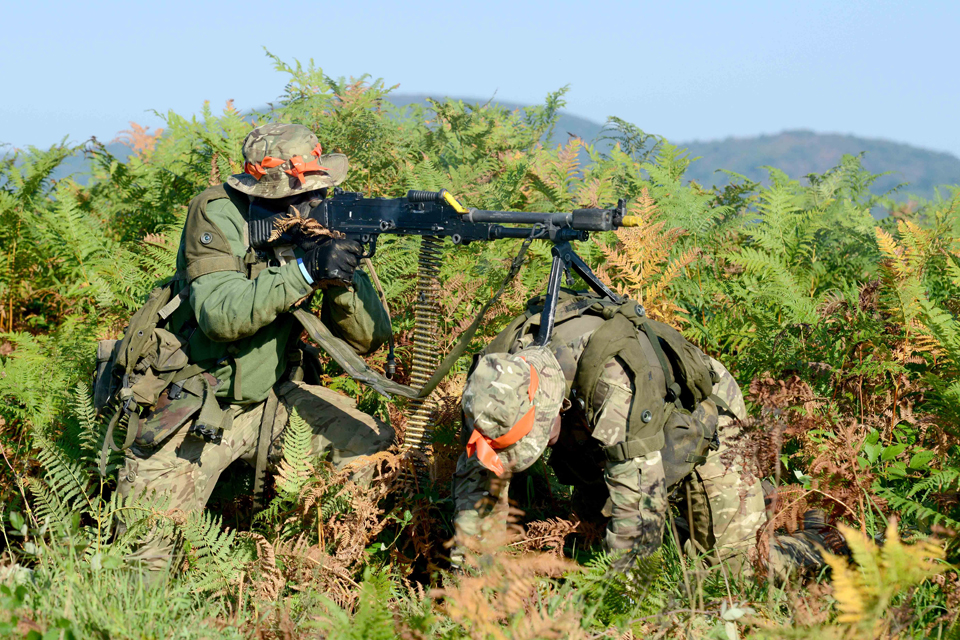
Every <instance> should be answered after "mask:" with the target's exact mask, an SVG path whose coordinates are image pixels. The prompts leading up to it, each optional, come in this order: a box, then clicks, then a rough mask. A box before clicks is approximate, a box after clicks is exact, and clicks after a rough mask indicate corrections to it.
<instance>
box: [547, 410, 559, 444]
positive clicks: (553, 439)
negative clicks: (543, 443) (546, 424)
mask: <svg viewBox="0 0 960 640" xmlns="http://www.w3.org/2000/svg"><path fill="white" fill-rule="evenodd" d="M558 439H560V414H559V413H558V414H557V418H556V420H554V421H553V426H552V427H550V439H549V440H548V441H547V446H548V447H552V446H553V445H555V444H556V443H557V440H558Z"/></svg>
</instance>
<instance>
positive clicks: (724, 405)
mask: <svg viewBox="0 0 960 640" xmlns="http://www.w3.org/2000/svg"><path fill="white" fill-rule="evenodd" d="M707 400H713V404H715V405H717V407H718V408H720V409H723V410H724V411H726V412H727V413H729V414H730V415H732V416H734V417H736V416H735V415H734V413H733V411H731V410H730V405H729V404H727V401H726V400H724V399H723V398H721V397H720V396H718V395H717V394H715V393H711V394H710V395H709V396H707Z"/></svg>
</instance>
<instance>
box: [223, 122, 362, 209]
mask: <svg viewBox="0 0 960 640" xmlns="http://www.w3.org/2000/svg"><path fill="white" fill-rule="evenodd" d="M243 159H244V160H245V161H246V162H245V163H244V165H243V171H244V172H243V173H237V174H234V175H232V176H230V177H229V178H227V184H229V185H230V186H231V187H233V188H234V189H236V190H237V191H240V192H242V193H246V194H249V195H252V196H256V197H258V198H285V197H287V196H292V195H295V194H297V193H304V192H307V191H315V190H317V189H324V188H327V187H334V186H336V185H338V184H340V183H341V182H343V181H344V179H345V178H346V177H347V169H348V168H349V166H350V164H349V162H348V161H347V156H345V155H343V154H342V153H328V154H326V155H324V154H323V149H322V148H321V146H320V141H319V140H317V136H316V135H314V133H313V132H312V131H310V129H308V128H307V127H305V126H303V125H302V124H277V123H274V124H265V125H263V126H262V127H257V128H256V129H254V130H253V131H251V132H250V133H248V134H247V137H246V138H244V140H243Z"/></svg>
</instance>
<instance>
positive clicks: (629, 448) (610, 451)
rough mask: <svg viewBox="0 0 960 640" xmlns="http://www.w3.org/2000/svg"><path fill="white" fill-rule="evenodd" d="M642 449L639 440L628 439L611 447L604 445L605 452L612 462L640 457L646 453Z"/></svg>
mask: <svg viewBox="0 0 960 640" xmlns="http://www.w3.org/2000/svg"><path fill="white" fill-rule="evenodd" d="M640 449H641V445H640V442H639V441H637V440H627V441H626V442H618V443H616V444H612V445H610V446H609V447H604V448H603V453H604V455H606V457H607V460H608V461H610V462H626V461H627V460H631V459H633V458H639V457H640V456H642V455H643V454H644V453H646V452H645V451H641V450H640Z"/></svg>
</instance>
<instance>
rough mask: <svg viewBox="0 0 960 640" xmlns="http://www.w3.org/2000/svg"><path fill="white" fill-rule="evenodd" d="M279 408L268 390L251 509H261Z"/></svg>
mask: <svg viewBox="0 0 960 640" xmlns="http://www.w3.org/2000/svg"><path fill="white" fill-rule="evenodd" d="M279 408H280V399H279V398H277V393H276V392H275V391H274V390H273V389H270V393H268V394H267V400H266V402H265V403H264V405H263V417H261V418H260V433H259V434H258V435H257V461H256V466H255V467H254V472H253V508H254V510H257V509H260V508H262V507H263V483H264V480H265V479H266V474H267V454H268V453H269V452H270V443H271V441H272V440H273V430H274V427H275V426H276V420H277V410H278V409H279Z"/></svg>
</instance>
